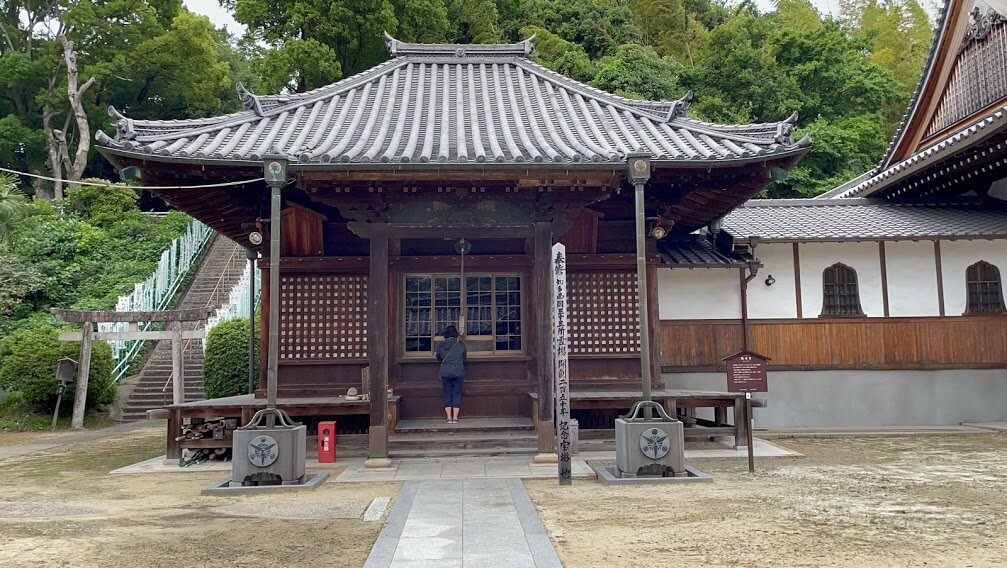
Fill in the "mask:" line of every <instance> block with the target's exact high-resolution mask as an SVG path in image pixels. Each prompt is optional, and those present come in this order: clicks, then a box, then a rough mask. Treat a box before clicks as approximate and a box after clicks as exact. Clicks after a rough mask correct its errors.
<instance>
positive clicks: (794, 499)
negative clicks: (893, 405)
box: [525, 435, 1007, 568]
mask: <svg viewBox="0 0 1007 568" xmlns="http://www.w3.org/2000/svg"><path fill="white" fill-rule="evenodd" d="M778 443H780V444H782V445H785V446H786V447H788V448H791V449H794V450H796V451H798V452H801V453H802V454H804V455H805V456H806V457H805V458H798V459H793V458H774V459H761V460H756V470H757V471H756V473H755V474H749V473H748V471H747V462H746V461H744V460H730V461H727V460H695V461H690V465H693V466H695V467H697V468H699V469H700V470H701V471H704V472H707V473H710V474H712V475H713V476H714V478H715V480H714V482H713V483H702V484H691V485H679V486H667V485H664V486H659V485H650V486H621V487H613V486H606V485H602V484H600V483H598V482H577V481H575V482H574V485H573V487H572V488H560V487H558V486H557V485H556V482H555V481H545V480H534V481H527V482H526V483H525V485H526V486H527V488H528V491H529V494H530V495H531V497H532V500H533V501H534V502H535V505H536V507H537V508H538V510H539V514H540V515H541V517H542V521H543V523H544V524H545V526H546V529H547V530H548V532H549V535H550V537H551V539H552V542H553V544H554V545H555V546H556V549H557V551H558V552H559V555H560V558H561V559H562V560H563V563H564V565H565V566H571V567H577V568H590V567H594V566H598V567H602V566H604V567H606V568H608V567H610V566H634V567H636V566H661V567H665V566H672V565H678V566H784V567H797V566H815V567H820V566H851V567H852V566H857V567H874V566H878V567H889V566H892V567H894V566H898V567H909V566H913V567H915V566H941V567H967V566H972V567H987V566H989V567H992V566H1007V435H969V436H961V435H959V436H919V437H906V438H856V439H800V440H785V441H780V442H778Z"/></svg>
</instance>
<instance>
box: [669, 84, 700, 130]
mask: <svg viewBox="0 0 1007 568" xmlns="http://www.w3.org/2000/svg"><path fill="white" fill-rule="evenodd" d="M695 96H696V95H695V93H693V92H692V89H689V90H688V91H686V92H685V94H684V95H682V98H680V99H678V100H677V101H675V102H673V103H671V108H669V109H668V117H667V118H665V119H664V120H665V122H670V121H671V120H672V119H674V118H676V117H679V116H685V111H686V110H688V109H689V106H690V105H691V104H692V99H693V97H695Z"/></svg>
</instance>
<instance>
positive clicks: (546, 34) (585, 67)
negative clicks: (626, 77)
mask: <svg viewBox="0 0 1007 568" xmlns="http://www.w3.org/2000/svg"><path fill="white" fill-rule="evenodd" d="M521 35H522V36H524V37H531V36H532V35H535V38H536V39H535V51H533V52H532V58H533V59H534V60H535V61H536V62H537V63H540V64H541V65H543V66H545V67H548V68H549V69H551V70H553V71H555V72H557V73H559V74H561V75H565V76H567V77H570V78H572V79H576V80H578V81H582V82H585V83H588V82H590V81H592V80H593V79H594V76H595V75H597V74H598V70H597V68H596V67H595V65H594V63H593V62H592V61H591V59H590V58H589V57H588V56H587V52H586V51H584V48H583V47H581V46H580V45H578V44H576V43H572V42H569V41H566V40H565V39H563V38H561V37H559V36H558V35H556V34H553V33H551V32H550V31H548V30H546V29H545V28H537V27H533V26H529V27H526V28H523V29H522V30H521Z"/></svg>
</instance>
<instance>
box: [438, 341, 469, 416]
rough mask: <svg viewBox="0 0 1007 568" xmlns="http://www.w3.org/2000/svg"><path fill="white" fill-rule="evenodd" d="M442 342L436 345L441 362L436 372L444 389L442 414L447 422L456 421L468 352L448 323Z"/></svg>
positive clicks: (460, 404)
mask: <svg viewBox="0 0 1007 568" xmlns="http://www.w3.org/2000/svg"><path fill="white" fill-rule="evenodd" d="M442 335H443V336H444V342H443V343H441V344H440V345H438V346H437V360H438V361H440V362H441V367H440V370H439V371H438V374H439V375H440V377H441V387H442V388H443V389H444V414H445V415H446V416H447V419H448V424H457V423H458V412H459V411H460V410H461V406H462V382H463V381H464V380H465V359H466V357H467V356H468V352H467V351H466V349H465V344H464V343H462V341H461V340H460V339H458V329H457V328H455V326H453V325H449V326H448V327H447V328H446V329H445V330H444V333H443V334H442Z"/></svg>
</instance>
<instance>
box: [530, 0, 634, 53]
mask: <svg viewBox="0 0 1007 568" xmlns="http://www.w3.org/2000/svg"><path fill="white" fill-rule="evenodd" d="M529 23H530V24H532V25H537V26H541V27H543V28H545V29H547V30H550V31H551V32H552V33H554V34H556V35H558V36H560V37H561V38H563V39H565V40H567V41H569V42H573V43H577V44H580V46H581V47H583V48H584V51H586V52H587V54H588V56H590V57H591V58H592V59H597V58H599V57H602V56H605V55H614V54H615V51H616V48H617V47H618V46H620V45H622V44H624V43H631V42H635V41H637V39H638V36H639V33H640V32H639V30H638V29H637V28H636V26H635V25H633V14H632V12H630V9H629V7H628V6H624V5H619V4H617V3H609V2H606V1H604V0H540V1H538V2H535V3H534V4H533V9H532V11H531V13H530V22H529Z"/></svg>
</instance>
